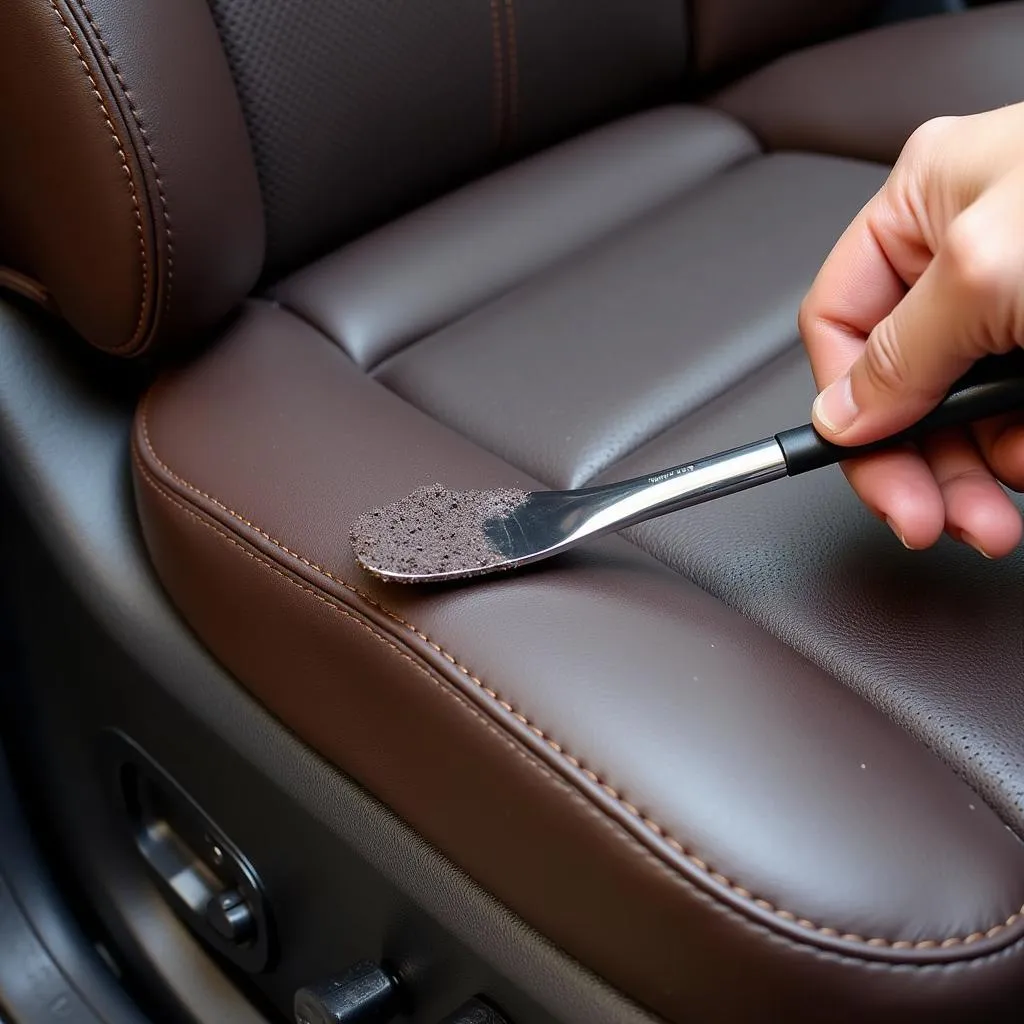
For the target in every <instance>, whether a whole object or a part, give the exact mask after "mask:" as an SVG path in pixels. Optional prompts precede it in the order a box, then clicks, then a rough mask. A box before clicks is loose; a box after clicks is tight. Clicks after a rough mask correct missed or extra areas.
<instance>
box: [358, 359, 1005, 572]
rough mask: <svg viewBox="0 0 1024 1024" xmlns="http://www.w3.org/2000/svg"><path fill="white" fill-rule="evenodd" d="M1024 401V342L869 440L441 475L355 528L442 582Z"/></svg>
mask: <svg viewBox="0 0 1024 1024" xmlns="http://www.w3.org/2000/svg"><path fill="white" fill-rule="evenodd" d="M1015 410H1021V411H1024V350H1020V349H1017V350H1015V351H1014V352H1013V353H1011V354H1010V355H1005V356H994V357H989V358H988V359H984V360H981V361H980V362H978V363H976V364H975V366H974V367H973V368H972V370H971V371H970V372H969V373H968V374H967V375H965V376H964V377H963V378H961V379H960V380H959V381H958V382H957V383H956V384H955V385H954V386H953V388H951V389H950V391H949V393H948V395H947V396H946V398H945V400H944V401H943V402H942V404H941V405H940V406H938V408H936V409H935V410H934V411H933V412H932V413H930V414H929V415H928V416H926V417H925V418H924V419H923V420H921V421H920V422H919V423H917V424H915V425H914V426H913V427H911V428H910V429H908V430H906V431H903V432H902V433H900V434H897V435H895V436H893V437H889V438H886V439H885V440H883V441H879V442H876V443H874V444H870V445H864V446H860V447H840V446H839V445H834V444H831V443H829V442H828V441H825V440H823V439H822V438H821V436H820V435H819V434H818V433H817V431H816V430H815V429H814V427H813V426H811V424H809V423H807V424H804V426H802V427H795V428H793V429H791V430H784V431H782V432H781V433H779V434H775V436H774V437H769V438H766V439H765V440H763V441H755V442H754V443H753V444H747V445H743V446H742V447H741V448H734V449H732V450H731V451H727V452H722V453H721V454H718V455H711V456H709V457H708V458H705V459H700V460H698V461H697V462H690V463H686V464H684V465H680V466H673V467H671V468H670V469H665V470H662V471H661V472H658V473H651V474H649V475H647V476H642V477H636V478H634V479H632V480H623V481H622V482H621V483H612V484H605V485H602V486H600V487H585V488H582V489H580V490H572V491H531V492H526V491H512V490H490V491H450V490H448V489H447V488H445V487H443V486H441V485H439V484H435V485H433V486H431V487H425V488H422V489H420V490H419V491H416V492H414V493H413V494H411V495H409V496H408V497H407V498H405V499H403V500H402V501H399V502H396V503H394V504H393V505H388V506H385V507H384V508H380V509H375V510H373V511H372V512H367V513H364V514H363V515H362V516H360V517H359V519H358V520H356V522H355V524H354V525H353V528H352V544H353V548H354V549H355V552H356V557H357V558H358V560H359V562H360V564H361V565H362V566H363V567H364V568H365V569H367V570H368V571H369V572H371V573H373V574H374V575H375V576H379V577H380V578H382V579H385V580H393V581H395V582H399V583H436V582H443V581H445V580H457V579H461V578H463V577H467V576H478V575H481V574H484V573H492V572H497V571H498V570H508V569H515V568H518V567H519V566H522V565H526V564H528V563H530V562H537V561H539V560H540V559H542V558H550V557H551V556H552V555H556V554H558V553H560V552H562V551H565V550H567V549H568V548H571V547H574V546H576V545H577V544H581V543H582V542H583V541H586V540H590V539H592V538H594V537H599V536H601V535H602V534H605V533H611V532H615V531H617V530H623V529H625V528H626V527H627V526H633V525H634V524H636V523H640V522H644V521H645V520H648V519H654V518H655V517H657V516H663V515H666V514H667V513H669V512H676V511H678V510H679V509H683V508H687V507H688V506H690V505H697V504H700V503H701V502H704V501H710V500H711V499H712V498H720V497H723V496H724V495H726V494H734V493H736V492H737V491H743V490H746V489H747V488H750V487H756V486H757V485H758V484H763V483H768V482H769V481H772V480H778V479H780V478H782V477H784V476H797V475H799V474H800V473H806V472H808V471H809V470H812V469H819V468H821V467H822V466H829V465H833V464H834V463H837V462H840V461H843V460H845V459H852V458H856V457H858V456H861V455H865V454H868V453H869V452H873V451H879V450H881V449H885V448H891V447H896V446H898V445H901V444H904V443H906V442H908V441H913V440H915V439H919V438H921V437H923V436H925V435H927V434H930V433H932V432H933V431H935V430H938V429H940V428H942V427H949V426H956V425H962V424H967V423H971V422H973V421H975V420H981V419H985V418H987V417H989V416H995V415H998V414H1000V413H1005V412H1010V411H1015Z"/></svg>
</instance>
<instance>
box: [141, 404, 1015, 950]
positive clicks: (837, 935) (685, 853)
mask: <svg viewBox="0 0 1024 1024" xmlns="http://www.w3.org/2000/svg"><path fill="white" fill-rule="evenodd" d="M151 394H152V392H149V393H147V394H146V396H145V398H144V399H143V401H142V405H141V407H140V414H139V418H140V423H141V426H142V438H143V443H144V444H145V446H146V449H147V450H148V451H149V453H150V455H151V456H152V457H153V459H154V461H155V462H156V464H157V465H158V466H159V467H160V468H161V470H162V471H163V472H164V473H166V474H167V475H168V476H169V477H170V478H171V479H172V480H174V481H176V482H177V483H178V484H180V485H181V486H182V487H185V488H186V489H188V490H189V491H191V492H192V493H193V494H196V495H198V496H200V497H202V498H204V499H206V500H207V501H209V502H211V503H212V504H213V505H215V506H216V507H217V508H219V509H221V510H222V511H223V512H225V513H226V514H227V515H229V516H231V517H232V518H233V519H235V520H237V521H238V522H241V523H244V524H245V525H246V526H247V527H249V529H251V530H253V531H254V532H255V533H257V534H259V535H260V536H261V537H263V538H264V540H267V541H269V543H271V544H272V545H274V547H276V548H278V549H279V550H280V551H283V552H284V553H285V554H287V555H290V556H291V557H292V558H295V559H297V560H298V561H299V562H301V563H302V564H303V565H305V566H307V567H308V568H310V569H312V570H313V571H315V572H317V573H319V574H320V575H322V576H324V577H326V578H327V579H329V580H331V581H332V582H333V583H335V584H337V585H338V586H340V587H343V588H344V589H345V590H348V591H349V592H350V593H353V594H355V595H356V596H358V597H359V598H361V599H362V600H364V601H366V602H367V604H369V605H371V606H372V607H374V608H376V609H377V610H378V611H380V612H381V613H383V614H384V615H386V616H387V617H388V618H389V619H391V620H392V621H393V622H396V623H398V624H400V625H402V626H404V627H405V628H406V629H409V630H411V631H412V632H413V633H414V634H415V635H416V636H417V637H419V639H421V640H422V641H423V642H424V643H426V644H427V645H428V646H429V647H430V648H431V649H432V650H434V651H436V652H437V653H438V654H440V655H441V657H442V658H444V659H445V661H447V662H448V663H449V664H450V665H451V666H452V667H453V668H455V669H456V670H457V671H458V672H459V673H460V674H461V675H463V676H464V677H465V678H466V679H468V680H469V681H470V682H471V683H473V685H474V686H475V687H476V688H477V689H479V690H480V691H481V692H483V693H485V694H486V695H487V696H488V697H490V698H491V699H492V700H493V701H495V702H496V703H497V705H498V706H499V707H500V708H502V710H504V711H506V712H507V713H508V714H510V715H511V716H512V717H513V718H514V719H515V720H516V721H517V722H519V723H521V724H522V725H524V726H525V727H526V728H527V729H529V730H530V732H531V733H533V734H534V735H535V736H536V737H538V738H539V739H541V740H543V741H544V743H545V744H546V745H547V746H548V747H549V748H550V749H551V750H553V751H554V752H555V753H556V754H557V755H558V756H559V757H560V758H561V759H562V760H563V761H565V762H566V763H567V764H569V765H570V766H571V767H572V768H573V769H574V770H575V771H578V772H579V773H580V774H582V775H583V776H584V777H585V778H586V779H588V780H589V781H590V782H592V783H594V784H595V785H597V786H599V787H600V789H601V790H602V792H604V793H605V794H606V795H607V796H609V797H611V798H612V799H613V800H614V801H615V802H616V803H617V804H618V805H619V806H620V807H622V808H623V810H625V811H626V813H627V814H629V815H630V817H631V818H633V819H635V820H636V821H638V822H640V823H641V824H642V825H643V826H644V827H645V828H646V829H647V830H648V831H650V832H651V833H653V834H654V835H655V836H656V837H657V838H658V839H660V840H661V841H662V842H664V843H665V844H666V845H667V846H669V847H670V848H671V849H672V850H674V851H675V852H676V853H677V854H679V855H680V856H682V857H684V858H685V859H686V861H687V862H688V863H689V864H690V865H691V866H692V867H694V868H696V869H697V870H698V871H699V872H700V873H701V874H703V875H705V876H707V877H708V878H710V879H711V880H712V881H714V882H716V883H717V884H718V885H721V886H723V887H724V888H727V889H729V891H730V892H732V893H734V894H735V895H736V896H738V897H740V899H742V900H744V901H746V902H748V903H752V904H753V905H754V906H755V907H757V908H758V909H760V910H763V911H765V912H767V913H770V914H772V915H774V916H775V917H778V918H779V919H780V920H782V921H786V922H788V923H790V924H795V925H797V926H799V927H800V928H803V929H805V930H806V931H811V932H815V933H817V934H818V935H821V936H823V937H825V938H829V939H842V940H844V941H847V942H855V943H860V944H862V945H867V946H874V947H879V948H888V949H894V950H926V949H949V948H951V947H953V946H960V945H970V944H971V943H974V942H980V941H981V940H982V939H986V938H994V937H995V936H996V935H999V934H1000V933H1001V932H1003V931H1005V930H1006V929H1008V928H1010V927H1012V926H1013V925H1015V924H1016V923H1017V922H1018V921H1020V920H1021V919H1022V918H1024V906H1021V908H1020V909H1019V910H1017V911H1015V912H1014V913H1012V914H1010V915H1009V916H1008V917H1007V918H1006V920H1005V921H1003V922H1001V923H998V924H995V925H993V926H992V927H991V928H989V929H987V930H985V931H975V932H971V934H970V935H967V936H964V937H960V936H952V937H950V938H946V939H941V940H940V939H922V940H919V941H916V942H911V941H909V940H904V939H898V940H892V939H883V938H868V937H865V936H863V935H857V934H855V933H853V932H841V931H839V930H838V929H836V928H830V927H827V926H822V925H818V924H815V923H814V922H813V921H810V920H808V919H807V918H805V917H800V916H798V915H797V914H794V913H793V912H792V911H789V910H784V909H782V908H780V907H778V906H776V905H775V904H773V903H772V902H770V901H769V900H766V899H763V898H761V897H758V896H755V895H754V894H753V893H752V892H751V891H750V890H749V889H747V888H745V887H744V886H741V885H738V884H737V883H736V882H734V881H732V879H730V878H727V877H726V876H725V875H723V874H721V872H718V871H715V870H714V868H713V867H711V865H709V864H708V863H707V861H705V860H702V859H701V858H700V857H698V856H697V855H696V854H695V853H692V852H691V851H690V850H688V849H687V848H686V847H685V846H683V844H682V843H680V842H679V841H678V840H677V839H675V838H674V837H673V836H672V835H671V834H670V833H669V832H668V831H667V830H666V829H665V828H663V827H662V826H661V825H659V824H658V822H656V821H655V820H654V819H652V818H650V817H648V816H647V815H645V814H644V813H643V812H642V811H641V810H640V809H639V808H637V807H636V806H635V805H634V804H632V803H630V802H629V801H628V800H626V799H625V798H624V797H623V796H622V795H621V794H620V793H619V791H618V790H617V789H615V787H614V786H611V785H610V784H609V783H607V782H606V781H605V780H604V779H602V778H601V776H600V775H598V774H597V772H595V771H593V770H592V769H590V768H588V767H586V765H585V764H584V763H582V762H581V761H580V760H579V759H578V758H576V757H574V756H573V755H572V754H570V753H569V752H568V751H566V750H565V748H564V747H563V746H562V745H561V744H560V743H558V742H557V741H556V740H554V739H553V738H551V737H550V736H549V735H548V734H547V733H545V732H544V731H543V730H542V729H540V728H539V727H538V726H537V725H535V724H534V723H533V722H531V721H530V720H529V719H528V718H527V717H526V716H525V715H523V714H522V713H520V712H519V711H517V710H516V708H515V707H514V706H513V705H512V704H510V703H509V702H508V701H506V700H504V699H503V698H502V697H501V696H500V695H499V694H498V693H497V692H496V691H495V690H493V689H491V688H490V687H489V686H488V685H487V684H486V683H485V682H484V681H483V680H482V679H480V678H479V677H478V676H476V675H475V674H474V673H473V672H472V671H471V670H470V669H469V668H467V667H466V666H465V665H463V664H462V663H461V662H459V661H458V660H457V659H456V658H455V657H453V656H452V655H451V654H449V653H448V651H446V650H445V649H444V648H443V647H441V646H440V645H439V644H437V643H435V641H433V640H432V639H431V638H430V637H429V636H428V635H427V634H426V633H424V632H423V631H422V630H420V629H418V628H417V627H416V626H414V625H413V624H412V623H411V622H407V621H406V620H405V619H403V618H402V617H401V616H400V615H398V614H396V613H395V612H393V611H391V610H390V609H388V608H385V607H384V606H383V605H381V604H380V603H378V602H377V601H375V600H374V599H373V598H372V597H370V596H369V595H367V594H364V593H363V592H362V591H361V590H359V589H358V588H357V587H354V586H353V585H352V584H350V583H347V582H346V581H345V580H343V579H340V578H339V577H337V576H335V575H333V574H332V573H331V572H329V571H328V570H326V569H324V568H322V567H321V566H319V565H317V564H316V563H315V562H312V561H310V560H309V559H308V558H305V557H304V556H303V555H300V554H298V553H297V552H295V551H292V550H291V549H290V548H288V547H286V546H285V545H284V544H282V543H281V542H280V541H278V540H276V539H275V538H274V537H272V536H271V535H270V534H269V533H267V532H266V531H265V530H262V529H260V527H258V526H256V525H255V524H254V523H252V522H251V521H250V520H248V519H246V518H245V517H244V516H242V515H241V514H239V513H238V512H236V511H234V509H231V508H229V507H228V506H227V505H225V504H223V502H220V501H218V500H217V499H216V498H214V497H213V496H212V495H210V494H207V493H206V492H205V491H202V490H200V489H199V488H198V487H196V486H195V485H193V484H191V483H189V482H188V481H187V480H185V479H184V478H183V477H181V476H179V475H178V474H176V473H175V472H174V471H173V470H172V469H170V467H169V466H168V465H167V464H166V463H165V462H164V461H163V460H162V459H161V458H160V456H159V455H157V453H156V451H155V450H154V448H153V444H152V441H151V440H150V436H149V426H148V421H147V414H148V403H149V398H150V395H151ZM136 459H137V461H138V456H136ZM140 466H141V462H140ZM142 468H143V471H144V472H146V473H148V470H146V469H145V467H144V466H143V467H142ZM158 493H160V494H161V496H162V497H166V498H167V500H168V501H173V499H171V498H170V497H169V496H166V495H164V494H163V492H162V491H159V489H158ZM183 511H186V512H189V510H188V509H183ZM189 514H193V513H191V512H189ZM200 521H201V522H203V523H205V522H206V521H205V520H200ZM207 525H209V524H207ZM213 528H214V527H212V526H211V529H213ZM218 532H219V531H218ZM225 539H226V540H230V541H231V542H232V543H237V542H235V541H233V540H232V538H230V537H225ZM242 550H246V549H245V548H243V549H242ZM246 554H249V555H250V557H255V556H252V555H251V553H250V552H248V551H246ZM268 568H271V569H274V571H275V572H278V570H277V569H275V568H274V567H273V566H268ZM279 574H280V575H281V576H282V577H283V578H284V579H287V580H289V582H293V583H295V581H294V580H293V579H292V578H291V577H290V576H287V575H285V574H284V573H279ZM295 585H296V586H300V587H301V586H302V585H301V584H298V583H296V584H295ZM303 589H305V588H304V587H303ZM311 592H312V593H313V594H314V596H316V597H318V598H320V597H321V595H319V594H317V593H316V591H311ZM327 603H328V604H331V602H327ZM331 607H337V606H336V605H334V604H331ZM339 610H341V609H339ZM345 614H346V615H350V614H351V613H349V612H347V611H346V612H345ZM356 621H357V622H360V624H361V625H365V624H364V623H362V622H361V621H360V620H359V619H356ZM367 628H370V627H367ZM371 631H372V630H371ZM375 635H377V634H375ZM386 642H387V643H389V644H390V641H386ZM396 649H397V648H396ZM400 653H404V652H401V651H400ZM414 664H415V662H414ZM431 678H433V677H431Z"/></svg>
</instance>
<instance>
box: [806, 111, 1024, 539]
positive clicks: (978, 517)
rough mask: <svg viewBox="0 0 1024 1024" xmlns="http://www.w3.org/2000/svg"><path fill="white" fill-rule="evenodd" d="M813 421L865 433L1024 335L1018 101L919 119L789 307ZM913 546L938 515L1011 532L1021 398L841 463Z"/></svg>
mask: <svg viewBox="0 0 1024 1024" xmlns="http://www.w3.org/2000/svg"><path fill="white" fill-rule="evenodd" d="M800 332H801V335H802V337H803V339H804V344H805V345H806V348H807V353H808V355H809V357H810V361H811V368H812V370H813V373H814V378H815V380H816V382H817V385H818V388H819V389H821V394H819V396H818V398H817V400H816V401H815V403H814V409H813V419H814V425H815V427H816V428H817V429H818V431H819V433H821V434H822V436H823V437H825V438H827V439H828V440H830V441H833V442H835V443H836V444H844V445H845V444H865V443H868V442H870V441H875V440H878V439H880V438H883V437H887V436H889V435H890V434H894V433H896V432H897V431H899V430H902V429H904V428H905V427H908V426H910V425H911V424H913V423H915V422H916V421H917V420H919V419H920V418H921V417H922V416H924V415H925V414H926V413H928V412H930V411H931V410H932V409H933V408H934V407H935V406H936V405H938V404H939V402H940V401H941V400H942V398H943V397H944V395H945V393H946V391H947V390H948V388H949V386H950V385H951V384H952V383H953V382H954V380H956V379H957V378H958V377H959V376H960V375H961V374H963V373H964V372H965V371H966V370H967V369H968V368H969V367H970V366H971V365H972V364H973V363H974V362H975V361H976V360H977V359H980V358H981V357H982V356H985V355H989V354H1002V353H1006V352H1009V351H1011V350H1012V349H1013V348H1014V346H1018V345H1024V104H1017V105H1014V106H1010V107H1003V108H1000V109H998V110H994V111H990V112H988V113H984V114H976V115H972V116H970V117H949V118H939V119H936V120H933V121H929V122H927V123H926V124H924V125H922V126H921V128H919V129H918V130H917V131H916V132H915V133H914V134H913V136H912V137H911V138H910V140H909V141H908V143H907V145H906V146H905V147H904V150H903V153H902V154H901V156H900V158H899V160H898V161H897V163H896V166H895V167H894V168H893V171H892V173H891V174H890V176H889V179H888V181H887V182H886V184H885V185H884V186H883V187H882V189H881V190H880V191H879V192H878V193H877V194H876V195H875V196H874V198H873V199H871V201H870V202H869V203H868V204H867V205H866V206H865V207H864V209H863V210H861V212H860V214H858V216H857V217H856V219H855V220H854V221H853V223H852V224H851V225H850V227H849V228H847V230H846V232H845V233H844V234H843V236H842V238H841V239H840V240H839V242H838V243H837V244H836V246H835V248H834V249H833V250H832V253H831V255H830V256H829V257H828V259H827V260H826V261H825V264H824V265H823V267H822V269H821V271H820V272H819V274H818V277H817V279H816V280H815V282H814V285H813V286H812V288H811V290H810V292H809V293H808V295H807V297H806V299H805V300H804V303H803V306H802V307H801V310H800ZM843 471H844V472H845V473H846V476H847V478H848V479H849V481H850V483H851V485H852V486H853V488H854V490H855V491H856V492H857V494H858V495H859V496H860V498H861V500H862V501H863V502H864V503H865V504H866V505H867V506H868V508H869V509H871V510H872V511H873V512H874V513H875V514H876V515H878V516H879V517H880V518H883V519H885V520H886V521H887V522H888V523H889V525H890V527H891V528H892V529H893V531H894V532H895V533H896V535H897V536H898V537H899V538H900V540H902V541H903V543H904V544H905V545H906V546H907V547H909V548H913V549H918V548H926V547H929V546H930V545H932V544H934V543H935V542H936V541H937V540H938V539H939V537H940V536H941V535H942V533H943V530H945V532H946V533H948V534H949V535H950V536H951V537H953V538H954V539H956V540H962V541H964V542H965V543H967V544H970V545H971V546H972V547H974V548H976V549H977V550H978V551H980V552H981V553H982V554H984V555H985V556H987V557H989V558H996V557H999V556H1002V555H1005V554H1008V553H1009V552H1010V551H1012V550H1013V549H1014V548H1015V547H1016V546H1017V544H1018V543H1019V542H1020V539H1021V533H1022V523H1021V516H1020V514H1019V512H1018V511H1017V508H1016V506H1015V505H1014V504H1013V502H1011V501H1010V499H1009V497H1008V496H1007V494H1006V492H1005V491H1004V490H1003V488H1002V487H1001V486H1000V481H1001V482H1002V484H1004V485H1006V486H1007V487H1009V488H1011V489H1013V490H1024V410H1022V411H1021V413H1020V414H1012V415H1007V416H1000V417H997V418H995V419H992V420H987V421H985V422H983V423H978V424H974V425H973V426H972V427H970V428H962V429H956V430H948V431H943V432H941V433H940V434H937V435H935V436H934V437H931V438H929V439H928V440H926V441H924V442H922V443H920V444H919V445H917V446H916V447H915V448H913V449H911V448H909V447H908V448H901V449H899V450H893V451H887V452H880V453H877V454H873V455H870V456H866V457H864V458H860V459H852V460H849V461H848V462H846V463H845V464H844V466H843Z"/></svg>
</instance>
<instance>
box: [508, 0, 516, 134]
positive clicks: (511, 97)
mask: <svg viewBox="0 0 1024 1024" xmlns="http://www.w3.org/2000/svg"><path fill="white" fill-rule="evenodd" d="M505 31H506V32H507V33H508V132H507V133H506V135H507V137H506V140H505V141H506V143H510V142H512V141H513V140H514V139H515V136H516V129H517V126H518V122H519V39H518V33H517V31H516V9H515V2H514V0H505Z"/></svg>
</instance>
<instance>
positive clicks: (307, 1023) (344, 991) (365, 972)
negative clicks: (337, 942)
mask: <svg viewBox="0 0 1024 1024" xmlns="http://www.w3.org/2000/svg"><path fill="white" fill-rule="evenodd" d="M405 1009H407V1007H406V1004H405V999H404V998H403V992H402V988H401V986H400V985H399V983H398V980H397V979H396V978H395V976H394V975H393V974H392V973H391V971H389V970H387V969H386V968H385V967H378V966H377V964H374V963H371V962H370V961H368V960H363V961H361V962H360V963H357V964H355V965H353V966H352V967H350V968H349V969H348V970H347V971H346V972H345V973H344V974H342V975H341V976H339V977H337V978H331V979H330V980H329V981H325V982H322V983H321V984H317V985H308V986H306V987H305V988H300V989H299V991H298V992H296V993H295V1024H388V1022H389V1021H391V1020H392V1019H393V1018H394V1017H396V1016H397V1015H398V1014H399V1013H401V1012H402V1011H403V1010H405Z"/></svg>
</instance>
